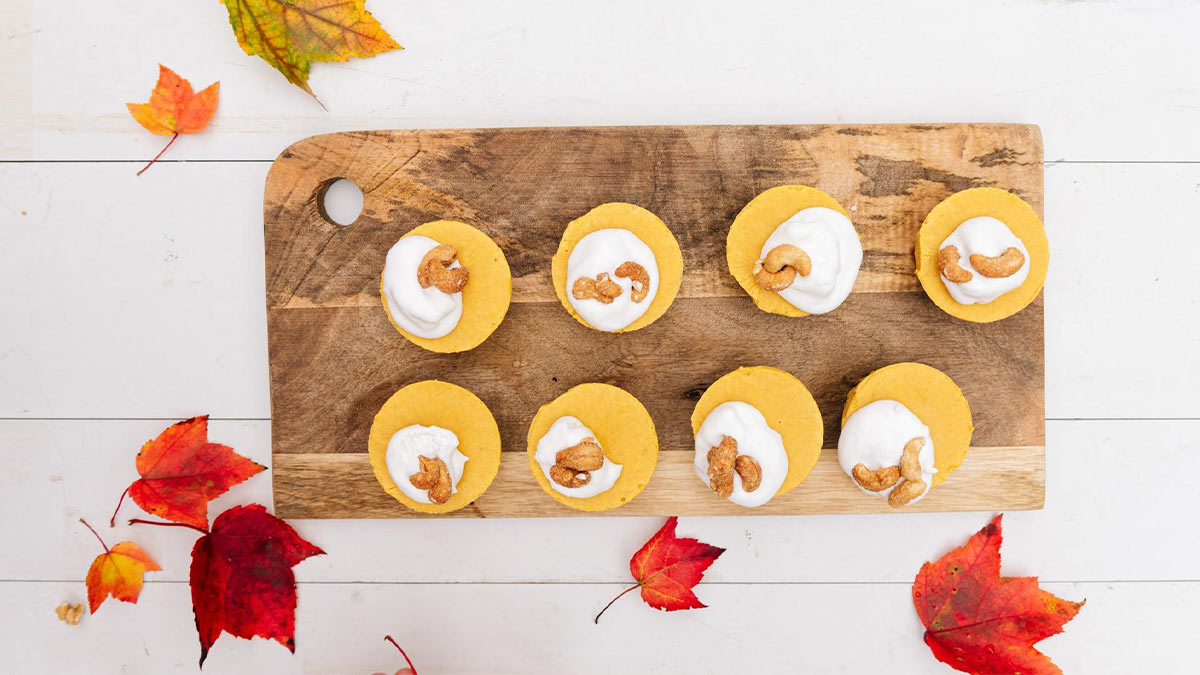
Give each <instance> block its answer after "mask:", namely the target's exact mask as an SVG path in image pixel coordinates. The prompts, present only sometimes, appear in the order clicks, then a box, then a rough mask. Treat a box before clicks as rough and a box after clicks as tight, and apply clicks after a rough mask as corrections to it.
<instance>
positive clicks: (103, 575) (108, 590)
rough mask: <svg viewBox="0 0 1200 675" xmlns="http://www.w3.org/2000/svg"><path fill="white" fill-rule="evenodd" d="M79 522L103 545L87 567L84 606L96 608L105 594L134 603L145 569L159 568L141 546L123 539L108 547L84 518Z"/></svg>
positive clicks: (101, 602) (106, 597) (105, 598)
mask: <svg viewBox="0 0 1200 675" xmlns="http://www.w3.org/2000/svg"><path fill="white" fill-rule="evenodd" d="M79 522H81V523H83V524H84V526H86V527H87V528H88V529H89V530H92V534H94V535H96V539H99V540H100V545H101V546H103V547H104V553H101V554H100V555H98V556H96V559H95V560H93V561H92V566H91V567H89V568H88V571H87V577H86V579H85V582H86V583H87V591H88V608H89V609H90V610H91V612H92V614H95V613H96V610H97V609H100V605H102V604H103V603H104V601H105V600H107V599H108V597H109V596H112V597H114V598H116V599H117V600H121V601H123V602H131V603H136V602H137V600H138V595H140V594H141V592H142V582H143V580H144V579H145V575H146V572H157V571H158V570H161V569H162V568H161V567H159V566H158V563H156V562H154V561H153V560H152V559H151V558H150V556H149V555H148V554H147V553H146V552H145V551H143V550H142V547H141V546H138V545H137V544H135V543H133V542H132V541H123V542H121V543H119V544H117V545H116V546H113V547H112V548H109V547H108V545H107V544H105V543H104V540H103V539H101V538H100V534H99V533H97V532H96V531H95V530H93V529H92V526H91V525H88V524H87V521H85V520H83V519H82V518H81V519H80V521H79ZM59 618H62V617H61V616H60V617H59Z"/></svg>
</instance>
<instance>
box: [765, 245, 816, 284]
mask: <svg viewBox="0 0 1200 675" xmlns="http://www.w3.org/2000/svg"><path fill="white" fill-rule="evenodd" d="M810 272H812V260H811V259H810V258H809V257H808V254H807V253H805V252H804V249H802V248H800V247H799V246H792V245H791V244H782V245H780V246H776V247H775V248H773V249H771V250H770V251H767V255H766V256H765V257H763V259H762V260H759V261H758V262H756V263H754V279H755V281H757V282H758V285H759V286H762V287H763V288H765V289H767V290H768V291H776V292H778V291H782V290H783V289H785V288H787V287H788V286H791V285H792V282H793V281H795V280H796V275H800V276H802V277H806V276H808V275H809V273H810Z"/></svg>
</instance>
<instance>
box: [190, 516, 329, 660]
mask: <svg viewBox="0 0 1200 675" xmlns="http://www.w3.org/2000/svg"><path fill="white" fill-rule="evenodd" d="M324 553H325V552H324V551H322V550H321V549H319V548H317V547H316V546H313V545H312V544H310V543H309V542H307V541H305V540H303V539H301V538H300V535H298V534H296V531H295V530H293V529H292V527H291V526H290V525H288V524H287V523H285V522H284V521H282V520H280V519H279V518H276V517H275V516H273V515H271V514H269V513H267V510H266V509H265V508H264V507H263V506H261V505H259V504H251V505H249V506H235V507H233V508H231V509H229V510H228V511H226V512H224V513H222V514H221V515H219V516H217V518H216V520H214V521H213V526H212V531H211V532H210V533H209V534H207V535H205V536H203V537H201V538H200V539H198V540H197V541H196V544H195V546H194V547H193V548H192V569H191V577H190V580H191V587H192V609H193V611H194V612H195V615H196V630H197V631H198V632H199V634H200V665H201V666H203V665H204V659H205V658H207V657H208V650H209V648H210V647H212V645H213V643H215V642H216V641H217V638H219V637H220V636H221V632H222V631H224V632H226V633H229V634H230V635H234V636H237V637H240V638H251V637H254V636H259V637H264V638H267V639H269V640H275V641H277V642H279V643H280V644H282V645H284V646H285V647H287V648H288V649H289V650H290V651H293V652H294V651H296V640H295V632H296V629H295V622H296V577H295V575H294V574H293V573H292V567H293V566H295V565H297V564H298V563H300V562H301V561H302V560H305V559H306V558H309V557H311V556H314V555H322V554H324Z"/></svg>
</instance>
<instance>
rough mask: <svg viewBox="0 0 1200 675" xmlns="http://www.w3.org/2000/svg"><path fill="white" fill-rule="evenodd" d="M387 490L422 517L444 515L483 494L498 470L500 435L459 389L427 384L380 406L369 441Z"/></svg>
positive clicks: (492, 421)
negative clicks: (425, 515)
mask: <svg viewBox="0 0 1200 675" xmlns="http://www.w3.org/2000/svg"><path fill="white" fill-rule="evenodd" d="M367 449H368V452H369V453H370V457H371V468H372V469H374V471H375V478H376V479H377V480H378V481H379V484H380V485H381V486H383V489H384V491H385V492H387V493H388V494H389V495H391V496H393V497H395V498H396V500H397V501H399V502H400V503H401V504H404V505H405V506H407V507H408V508H410V509H412V510H414V511H420V512H421V513H449V512H451V511H456V510H458V509H461V508H462V507H464V506H466V505H467V504H470V503H471V502H473V501H475V500H476V499H478V498H479V495H481V494H483V492H484V490H487V488H488V486H489V485H491V484H492V480H493V479H495V477H496V472H497V471H498V470H499V469H500V429H499V428H498V427H497V426H496V420H495V418H493V417H492V413H491V411H490V410H488V407H487V406H486V405H485V404H484V403H483V401H481V400H479V398H478V397H477V396H475V395H474V394H472V393H471V392H469V391H467V390H466V389H463V388H462V387H460V386H458V385H455V384H450V383H449V382H441V381H438V380H425V381H422V382H416V383H414V384H410V385H408V386H407V387H404V388H403V389H401V390H400V391H397V392H396V393H395V394H392V396H391V398H389V399H388V400H387V402H386V403H384V404H383V407H381V408H380V409H379V412H378V413H377V414H376V415H375V421H374V422H373V423H372V424H371V435H370V438H369V440H368V442H367Z"/></svg>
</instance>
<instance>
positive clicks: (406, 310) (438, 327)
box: [383, 234, 463, 338]
mask: <svg viewBox="0 0 1200 675" xmlns="http://www.w3.org/2000/svg"><path fill="white" fill-rule="evenodd" d="M439 243H440V242H437V241H435V240H433V239H430V238H429V237H423V236H421V235H416V234H414V235H410V236H407V237H401V238H400V241H397V242H396V244H395V245H394V246H392V248H391V249H390V250H389V251H388V254H387V261H386V262H385V263H384V266H383V296H384V298H385V299H386V300H387V307H388V313H390V314H391V315H392V321H395V322H396V325H398V326H400V327H401V328H403V329H404V330H406V331H408V332H410V333H412V334H413V335H416V336H417V337H423V338H440V337H443V336H445V335H448V334H449V333H450V331H452V330H454V327H455V326H457V325H458V320H459V319H461V318H462V308H463V304H462V293H461V292H459V293H445V292H443V291H440V290H438V288H437V287H436V286H430V287H429V288H421V284H419V283H417V268H419V267H420V266H421V259H422V258H424V257H425V254H426V253H429V251H430V250H432V249H433V248H434V247H435V246H437V245H438V244H439ZM450 267H451V268H455V267H462V265H461V264H460V263H459V262H458V261H457V260H455V261H454V263H453V264H452V265H450Z"/></svg>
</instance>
